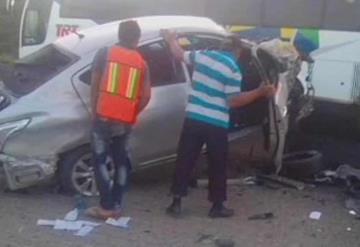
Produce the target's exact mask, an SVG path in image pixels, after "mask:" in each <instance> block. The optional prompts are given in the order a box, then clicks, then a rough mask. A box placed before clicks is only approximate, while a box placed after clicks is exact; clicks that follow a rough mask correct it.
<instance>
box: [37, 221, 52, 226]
mask: <svg viewBox="0 0 360 247" xmlns="http://www.w3.org/2000/svg"><path fill="white" fill-rule="evenodd" d="M36 224H37V225H38V226H54V225H55V220H44V219H38V221H37V223H36Z"/></svg>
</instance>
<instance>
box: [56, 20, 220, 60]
mask: <svg viewBox="0 0 360 247" xmlns="http://www.w3.org/2000/svg"><path fill="white" fill-rule="evenodd" d="M132 20H136V21H137V22H138V23H139V26H140V28H141V38H140V44H142V43H144V42H146V41H150V40H153V39H156V38H159V37H160V33H159V31H160V30H161V29H172V30H176V31H177V32H186V33H192V32H197V33H206V34H214V35H221V36H226V35H227V32H226V31H225V29H224V28H223V27H221V26H220V25H218V24H217V23H215V22H214V21H212V20H211V19H208V18H204V17H191V16H151V17H139V18H133V19H132ZM122 21H125V20H122ZM122 21H115V22H111V23H107V24H104V25H99V26H95V27H91V28H88V29H84V30H82V31H80V32H78V33H77V34H71V35H68V36H66V37H63V38H60V39H58V40H57V41H55V45H57V46H60V47H62V48H65V49H67V50H69V51H71V52H73V53H75V54H76V55H78V56H82V55H84V54H87V53H89V52H92V51H95V50H98V49H100V48H102V47H104V46H108V45H112V44H115V43H116V42H117V40H118V38H117V32H118V26H119V23H121V22H122Z"/></svg>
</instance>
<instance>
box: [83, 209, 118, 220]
mask: <svg viewBox="0 0 360 247" xmlns="http://www.w3.org/2000/svg"><path fill="white" fill-rule="evenodd" d="M85 214H86V215H87V216H90V217H92V218H95V219H100V220H107V219H108V218H113V219H118V218H120V216H121V213H120V211H119V210H106V209H103V208H102V207H91V208H88V209H87V210H86V211H85Z"/></svg>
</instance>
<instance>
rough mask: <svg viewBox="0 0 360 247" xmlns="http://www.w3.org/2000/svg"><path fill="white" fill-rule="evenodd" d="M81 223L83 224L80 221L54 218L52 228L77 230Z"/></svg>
mask: <svg viewBox="0 0 360 247" xmlns="http://www.w3.org/2000/svg"><path fill="white" fill-rule="evenodd" d="M82 225H83V224H82V222H80V221H65V220H56V221H55V225H54V229H55V230H67V231H78V230H80V228H81V227H82Z"/></svg>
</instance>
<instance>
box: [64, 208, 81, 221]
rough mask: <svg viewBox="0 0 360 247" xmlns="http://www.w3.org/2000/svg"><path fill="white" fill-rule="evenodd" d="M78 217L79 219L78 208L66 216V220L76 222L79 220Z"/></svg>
mask: <svg viewBox="0 0 360 247" xmlns="http://www.w3.org/2000/svg"><path fill="white" fill-rule="evenodd" d="M78 217H79V210H78V209H77V208H75V209H73V210H71V211H70V212H68V213H67V214H66V215H65V218H64V220H67V221H75V220H77V219H78Z"/></svg>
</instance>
